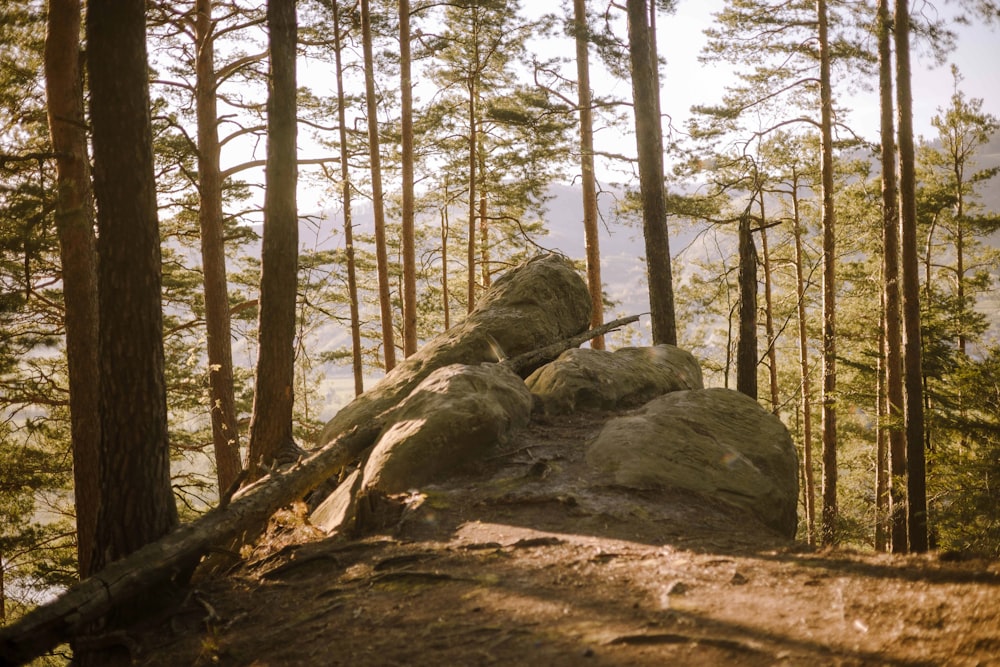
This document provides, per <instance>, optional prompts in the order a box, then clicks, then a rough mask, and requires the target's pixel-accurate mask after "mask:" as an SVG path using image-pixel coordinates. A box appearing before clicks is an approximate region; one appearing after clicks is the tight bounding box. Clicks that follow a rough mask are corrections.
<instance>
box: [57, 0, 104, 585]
mask: <svg viewBox="0 0 1000 667" xmlns="http://www.w3.org/2000/svg"><path fill="white" fill-rule="evenodd" d="M80 16H81V15H80V0H52V1H51V2H50V3H49V14H48V34H47V35H46V38H45V86H46V97H47V107H48V113H49V133H50V134H51V136H52V147H53V149H54V151H55V154H56V169H57V188H58V191H57V198H56V230H57V232H58V234H59V250H60V259H61V261H62V277H63V295H64V297H65V302H66V357H67V361H68V365H69V397H70V398H69V400H70V425H71V426H70V427H71V432H72V438H73V492H74V497H75V500H76V526H77V530H76V533H77V559H78V563H79V572H80V576H81V577H82V578H86V577H87V576H89V575H90V573H91V571H92V568H91V558H92V556H93V553H94V532H95V530H96V527H97V508H98V504H99V502H98V494H99V490H100V489H99V486H98V452H99V449H100V445H101V423H100V416H99V412H100V408H99V399H100V395H101V392H100V382H99V378H100V376H99V371H98V356H97V349H98V333H97V321H98V311H97V237H96V236H95V235H94V201H93V192H92V190H91V181H90V157H89V156H88V154H87V128H86V125H85V123H84V113H83V76H82V72H81V63H80V20H81V19H80Z"/></svg>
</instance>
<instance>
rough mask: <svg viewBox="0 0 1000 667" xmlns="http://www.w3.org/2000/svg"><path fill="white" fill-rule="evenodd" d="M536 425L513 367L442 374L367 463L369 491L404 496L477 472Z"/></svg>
mask: <svg viewBox="0 0 1000 667" xmlns="http://www.w3.org/2000/svg"><path fill="white" fill-rule="evenodd" d="M530 418H531V394H530V393H528V389H527V387H525V386H524V381H523V380H522V379H521V378H520V377H518V376H517V375H515V374H514V372H513V371H511V370H509V369H508V368H507V367H505V366H503V365H501V364H478V365H475V366H468V365H463V364H453V365H451V366H445V367H444V368H439V369H438V370H436V371H434V372H433V373H431V374H430V375H429V376H428V377H427V379H426V380H424V381H423V382H421V383H420V384H419V385H417V387H416V388H415V389H414V390H413V391H412V392H411V393H410V395H409V396H407V397H406V399H405V400H404V401H403V402H402V403H401V404H400V406H399V408H397V409H396V410H393V411H392V413H391V416H390V417H389V418H388V420H387V424H386V427H385V429H384V430H383V431H382V435H381V436H380V437H379V439H378V442H377V443H376V444H375V448H374V449H373V450H372V453H371V455H370V456H369V457H368V460H367V462H366V463H365V467H364V474H363V479H364V482H363V483H364V487H365V489H366V490H367V489H375V490H378V491H381V492H383V493H386V494H392V493H402V492H405V491H408V490H410V489H414V488H420V487H421V486H424V485H426V484H433V483H436V482H442V481H445V480H447V479H448V478H450V477H452V476H455V475H457V474H460V473H463V472H467V471H470V470H473V469H475V468H477V467H480V466H481V465H482V463H483V461H484V460H485V459H487V458H488V457H489V456H490V455H491V454H493V453H495V450H496V448H497V447H498V446H499V445H501V444H503V443H504V442H506V441H507V439H508V437H509V436H510V434H511V433H512V432H513V431H515V430H517V429H520V428H523V427H524V426H526V425H527V424H528V420H529V419H530Z"/></svg>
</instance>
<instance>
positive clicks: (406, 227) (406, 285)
mask: <svg viewBox="0 0 1000 667" xmlns="http://www.w3.org/2000/svg"><path fill="white" fill-rule="evenodd" d="M399 83H400V91H401V99H402V110H401V114H402V118H401V121H402V128H401V129H402V135H403V136H402V163H403V164H402V171H403V220H402V236H403V238H402V242H403V243H402V244H403V356H404V357H408V356H410V355H411V354H413V353H414V352H416V351H417V257H416V242H415V239H414V229H413V226H414V210H413V85H412V81H411V77H410V0H399Z"/></svg>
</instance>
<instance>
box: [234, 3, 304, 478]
mask: <svg viewBox="0 0 1000 667" xmlns="http://www.w3.org/2000/svg"><path fill="white" fill-rule="evenodd" d="M267 26H268V39H269V46H270V55H271V75H270V77H269V85H268V96H267V166H266V168H265V179H266V190H265V193H264V232H263V240H262V243H261V272H260V322H259V325H258V326H259V332H260V333H259V343H258V350H257V375H256V384H255V388H254V397H253V415H252V416H251V418H250V447H249V457H248V458H249V461H248V462H247V463H248V464H247V467H248V469H249V470H250V472H251V474H250V478H251V479H256V478H257V477H259V476H260V475H261V474H262V472H263V471H262V469H261V465H262V464H263V465H272V464H273V462H274V461H275V460H282V459H285V458H287V457H289V456H294V452H295V450H296V446H295V443H294V440H293V439H292V409H293V407H294V386H295V385H294V379H295V305H296V297H297V287H298V262H299V259H298V257H299V255H298V244H299V241H298V239H299V230H298V222H299V221H298V211H297V205H296V184H297V181H298V167H297V162H296V145H295V140H296V135H297V126H296V122H297V121H296V110H297V104H296V99H295V93H296V76H295V47H296V34H297V32H298V31H297V25H296V17H295V2H294V1H292V0H278V1H271V2H269V3H268V5H267Z"/></svg>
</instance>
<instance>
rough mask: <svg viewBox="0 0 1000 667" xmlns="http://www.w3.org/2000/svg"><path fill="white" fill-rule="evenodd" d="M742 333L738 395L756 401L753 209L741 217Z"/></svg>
mask: <svg viewBox="0 0 1000 667" xmlns="http://www.w3.org/2000/svg"><path fill="white" fill-rule="evenodd" d="M739 248H740V268H739V283H740V333H739V337H738V338H737V339H736V391H738V392H740V393H743V394H746V395H747V396H749V397H750V398H752V399H754V400H757V250H756V248H755V247H754V244H753V232H752V231H751V229H750V209H749V208H747V210H746V211H744V213H743V215H742V216H740V227H739Z"/></svg>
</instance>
